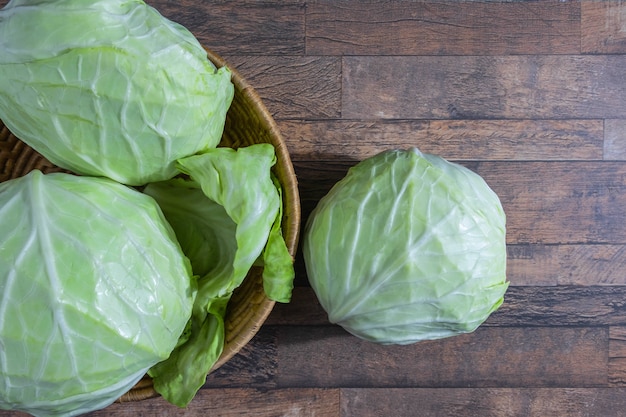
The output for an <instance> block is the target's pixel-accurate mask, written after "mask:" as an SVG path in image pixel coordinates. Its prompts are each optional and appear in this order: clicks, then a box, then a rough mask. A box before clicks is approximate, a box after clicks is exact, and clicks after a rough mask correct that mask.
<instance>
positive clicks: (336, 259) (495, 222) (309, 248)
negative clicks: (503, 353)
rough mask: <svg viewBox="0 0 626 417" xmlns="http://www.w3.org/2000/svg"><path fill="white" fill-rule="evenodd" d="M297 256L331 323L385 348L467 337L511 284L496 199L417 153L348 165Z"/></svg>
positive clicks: (466, 173)
mask: <svg viewBox="0 0 626 417" xmlns="http://www.w3.org/2000/svg"><path fill="white" fill-rule="evenodd" d="M303 254H304V260H305V263H306V269H307V273H308V276H309V281H310V283H311V286H312V287H313V289H314V291H315V293H316V295H317V297H318V299H319V301H320V303H321V305H322V306H323V308H324V309H325V310H326V312H327V313H328V315H329V319H330V321H331V322H333V323H337V324H339V325H341V326H343V327H344V328H345V329H346V330H348V331H349V332H351V333H353V334H355V335H357V336H359V337H361V338H364V339H367V340H370V341H374V342H378V343H382V344H391V343H393V344H407V343H413V342H417V341H420V340H425V339H437V338H442V337H448V336H453V335H456V334H460V333H466V332H471V331H473V330H475V329H476V328H477V327H478V326H479V325H480V324H482V323H483V322H484V320H486V318H487V317H488V316H489V315H490V314H491V313H492V312H493V311H494V310H496V309H497V308H498V307H499V306H500V304H501V303H502V302H503V297H504V293H505V291H506V289H507V286H508V282H506V244H505V214H504V211H503V209H502V206H501V204H500V200H499V199H498V197H497V195H496V194H495V193H494V192H493V191H492V190H491V189H490V188H489V186H488V185H487V184H486V182H485V181H484V180H483V179H482V178H481V177H480V176H479V175H477V174H476V173H474V172H472V171H470V170H469V169H467V168H464V167H462V166H460V165H457V164H453V163H450V162H448V161H445V160H444V159H442V158H439V157H437V156H433V155H425V154H422V153H421V152H419V151H418V150H417V149H411V150H408V151H399V150H393V151H387V152H383V153H381V154H378V155H376V156H374V157H371V158H369V159H366V160H364V161H362V162H360V163H359V164H357V165H356V166H354V167H353V168H351V169H350V170H349V172H348V174H347V175H346V176H345V178H343V179H342V180H341V181H339V182H338V183H337V184H336V185H335V186H334V187H333V188H332V189H331V190H330V192H329V193H328V194H327V195H326V196H325V197H324V198H322V199H321V201H320V202H319V204H318V206H317V207H316V208H315V209H314V211H313V213H312V214H311V216H310V218H309V221H308V222H307V225H306V228H305V233H304V240H303Z"/></svg>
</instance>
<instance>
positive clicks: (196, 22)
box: [147, 0, 305, 55]
mask: <svg viewBox="0 0 626 417" xmlns="http://www.w3.org/2000/svg"><path fill="white" fill-rule="evenodd" d="M147 3H148V4H150V5H151V6H153V7H155V8H156V9H157V10H158V11H159V12H160V13H161V14H163V15H164V16H165V17H167V18H169V19H171V20H173V21H175V22H177V23H181V24H184V26H185V27H186V28H188V29H189V30H190V31H191V32H192V33H193V34H194V35H195V36H196V37H197V38H198V40H199V41H200V42H202V44H203V45H204V46H206V47H208V48H210V49H211V50H212V51H214V52H216V53H218V54H222V55H225V54H227V53H228V52H231V51H237V53H239V54H242V53H251V54H299V55H300V54H303V53H304V21H305V17H304V7H303V6H304V3H303V2H301V1H282V0H281V1H275V0H270V1H263V2H252V1H218V2H210V3H207V2H198V1H192V0H183V1H176V2H172V1H167V0H148V1H147Z"/></svg>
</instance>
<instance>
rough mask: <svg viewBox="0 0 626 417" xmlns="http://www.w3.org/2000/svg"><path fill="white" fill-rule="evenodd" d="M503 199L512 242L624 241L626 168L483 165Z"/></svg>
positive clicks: (480, 170) (558, 164) (580, 164)
mask: <svg viewBox="0 0 626 417" xmlns="http://www.w3.org/2000/svg"><path fill="white" fill-rule="evenodd" d="M474 169H475V170H476V171H477V172H478V173H479V174H480V175H482V176H483V178H485V180H486V181H487V183H488V184H490V185H491V186H492V188H493V189H494V191H495V192H496V193H497V194H498V195H499V196H500V199H501V200H502V204H503V206H504V210H505V212H506V213H507V235H508V237H507V239H508V241H509V243H544V244H545V243H563V244H568V243H569V244H571V243H612V244H621V243H625V242H626V223H625V222H623V210H622V209H621V208H620V206H622V204H625V203H626V201H624V202H622V201H621V199H622V198H626V193H625V192H626V164H623V163H617V162H616V163H609V162H606V163H585V162H546V163H530V162H529V163H524V162H503V163H497V162H479V163H478V164H477V165H476V166H475V167H474Z"/></svg>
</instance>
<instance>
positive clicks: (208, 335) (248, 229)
mask: <svg viewBox="0 0 626 417" xmlns="http://www.w3.org/2000/svg"><path fill="white" fill-rule="evenodd" d="M274 163H275V155H274V148H273V147H272V146H271V145H269V144H257V145H252V146H248V147H245V148H239V149H238V150H234V149H231V148H217V149H213V150H209V151H207V152H206V153H204V154H201V155H196V156H191V157H188V158H183V159H181V160H179V161H178V167H179V169H180V170H181V171H182V172H183V173H185V174H187V175H188V176H189V177H190V179H180V178H176V179H173V180H170V181H164V182H160V183H153V184H149V185H148V186H146V188H145V190H144V192H145V193H147V194H148V195H150V196H152V197H153V198H154V199H155V200H156V201H157V202H158V203H159V205H160V206H161V208H162V210H163V212H164V214H165V217H166V218H167V219H168V221H169V222H170V224H171V225H172V227H173V229H174V231H175V233H176V236H177V238H178V240H179V241H180V243H181V246H182V248H183V252H184V253H185V254H186V255H187V256H188V257H189V259H190V261H191V264H192V267H193V269H194V272H195V273H196V274H197V275H199V280H198V287H199V289H198V296H197V297H196V301H195V303H194V312H193V315H192V319H191V322H192V324H191V336H190V339H189V340H188V341H187V342H186V343H183V344H181V345H180V346H179V347H178V348H177V349H175V350H174V352H173V353H172V355H171V357H170V358H169V359H168V360H166V361H164V362H162V363H160V364H158V365H156V366H155V367H153V368H152V369H151V370H150V372H149V373H150V375H151V376H152V377H153V380H154V387H155V389H156V390H157V391H158V392H159V393H160V394H161V395H163V397H164V398H165V399H167V400H168V401H169V402H171V403H173V404H176V405H178V406H181V407H184V406H185V405H187V404H188V403H189V401H191V399H192V398H193V397H194V395H195V394H196V392H197V390H198V389H199V388H200V387H201V386H202V385H203V384H204V382H205V380H206V376H207V374H208V373H209V371H210V370H211V368H212V367H213V365H214V364H215V362H216V361H217V360H218V359H219V356H220V355H221V353H222V349H223V346H224V316H225V313H226V306H227V304H228V301H229V300H230V297H231V295H232V293H233V291H234V290H235V289H236V288H237V287H239V285H241V283H242V282H243V280H244V278H245V277H246V276H247V274H248V272H249V271H250V268H251V267H252V266H253V265H254V263H255V261H256V260H257V259H259V258H261V259H263V261H264V263H265V266H266V268H265V269H267V270H268V271H269V273H270V274H271V277H272V281H273V285H272V286H271V287H270V288H271V289H272V292H270V293H269V294H268V296H269V297H270V298H272V296H274V295H278V296H279V297H280V301H285V302H286V301H288V300H289V298H290V295H291V288H292V286H293V277H294V272H293V260H292V258H291V255H290V254H289V252H288V251H287V248H286V245H285V243H284V240H282V235H280V237H278V236H276V234H277V233H278V234H280V216H281V213H282V209H281V206H282V204H281V203H282V202H281V193H280V192H279V190H278V189H277V187H276V184H275V183H274V181H273V178H272V176H271V171H270V169H271V167H272V166H273V165H274ZM270 242H271V243H270ZM280 242H282V245H283V248H281V247H280V246H281V243H280ZM267 248H270V249H269V251H268V249H267ZM281 284H282V285H281Z"/></svg>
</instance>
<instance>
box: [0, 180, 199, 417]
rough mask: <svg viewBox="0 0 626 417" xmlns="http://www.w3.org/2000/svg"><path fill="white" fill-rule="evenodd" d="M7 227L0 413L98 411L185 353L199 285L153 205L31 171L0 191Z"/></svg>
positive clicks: (2, 251) (0, 287)
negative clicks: (182, 347)
mask: <svg viewBox="0 0 626 417" xmlns="http://www.w3.org/2000/svg"><path fill="white" fill-rule="evenodd" d="M0 218H1V219H2V222H1V223H0V346H1V349H0V408H2V409H17V410H22V411H26V412H28V413H31V414H33V415H37V416H61V415H68V416H71V415H76V414H81V413H86V412H88V411H91V410H94V409H99V408H103V407H105V406H107V405H108V404H110V403H112V402H113V401H114V400H115V399H117V398H119V397H120V396H121V395H122V394H124V393H125V392H126V391H128V390H129V389H130V388H131V387H132V386H133V385H134V384H135V383H136V382H137V381H138V380H139V379H140V378H141V377H142V376H144V375H145V373H146V372H147V371H148V370H149V369H150V368H151V367H152V366H154V365H155V364H157V363H159V362H161V361H163V360H165V359H166V358H168V357H169V355H170V352H171V351H172V350H173V349H174V348H175V347H176V346H177V345H178V344H179V340H180V337H181V334H183V331H184V330H185V329H186V326H187V323H188V321H189V319H190V316H191V311H192V306H193V301H194V299H195V295H196V291H197V287H196V281H195V278H194V277H193V276H192V270H191V264H190V262H189V260H188V259H187V258H186V257H185V256H184V254H183V252H182V249H181V247H180V245H179V243H178V241H177V240H176V237H175V234H174V231H173V230H172V228H171V226H170V225H169V224H168V223H167V221H166V220H165V218H164V216H163V213H162V211H161V209H160V207H159V206H158V205H157V204H156V202H155V201H154V199H152V198H151V197H149V196H147V195H145V194H143V193H140V192H139V191H136V190H134V189H131V188H128V187H126V186H124V185H121V184H119V183H117V182H114V181H111V180H108V179H104V178H92V177H80V176H75V175H71V174H62V173H57V174H48V175H43V174H42V173H41V172H39V171H32V172H31V173H29V174H27V175H26V176H24V177H21V178H18V179H14V180H10V181H6V182H4V183H1V184H0Z"/></svg>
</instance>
